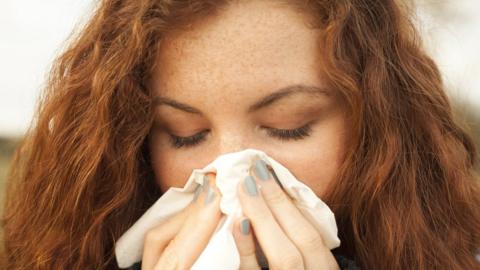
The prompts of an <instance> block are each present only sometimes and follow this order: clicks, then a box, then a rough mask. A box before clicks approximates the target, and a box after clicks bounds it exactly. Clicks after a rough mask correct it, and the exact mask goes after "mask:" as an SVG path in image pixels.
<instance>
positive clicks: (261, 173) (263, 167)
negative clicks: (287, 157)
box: [255, 159, 270, 181]
mask: <svg viewBox="0 0 480 270" xmlns="http://www.w3.org/2000/svg"><path fill="white" fill-rule="evenodd" d="M255 174H256V175H257V176H258V177H259V178H260V179H262V180H264V181H265V180H268V179H270V174H269V172H268V169H267V164H266V163H265V161H263V160H262V159H258V160H256V161H255Z"/></svg>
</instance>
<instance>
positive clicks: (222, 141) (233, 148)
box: [217, 129, 253, 155]
mask: <svg viewBox="0 0 480 270" xmlns="http://www.w3.org/2000/svg"><path fill="white" fill-rule="evenodd" d="M243 130H245V129H243ZM217 139H218V147H217V155H223V154H226V153H231V152H237V151H241V150H244V149H246V148H250V147H253V145H252V144H251V139H250V136H249V135H248V134H247V132H245V131H241V130H240V129H230V130H227V131H223V132H221V134H218V138H217Z"/></svg>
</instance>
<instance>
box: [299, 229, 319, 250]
mask: <svg viewBox="0 0 480 270" xmlns="http://www.w3.org/2000/svg"><path fill="white" fill-rule="evenodd" d="M300 242H301V243H300V244H301V245H302V249H303V250H305V251H308V252H311V251H315V252H318V251H322V250H324V249H325V248H324V245H323V239H322V237H321V236H320V235H319V234H318V233H308V234H305V236H304V237H303V238H302V240H301V241H300Z"/></svg>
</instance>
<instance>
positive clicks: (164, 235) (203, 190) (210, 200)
mask: <svg viewBox="0 0 480 270" xmlns="http://www.w3.org/2000/svg"><path fill="white" fill-rule="evenodd" d="M207 177H209V178H210V181H205V182H204V184H203V185H202V186H199V187H198V189H197V190H196V191H195V196H196V197H195V198H194V201H192V203H191V204H190V205H189V206H188V207H186V208H185V209H184V210H182V211H181V212H180V213H178V214H176V215H174V216H172V217H171V218H169V219H168V221H167V222H165V223H164V224H162V225H161V226H157V227H154V228H152V229H151V230H149V231H148V233H147V234H146V236H145V241H144V248H143V258H142V270H151V269H162V270H164V269H189V268H190V267H191V266H192V265H193V263H194V262H195V261H196V259H197V258H198V256H200V254H201V252H202V251H203V250H204V249H205V247H206V245H207V243H208V241H209V239H210V238H211V236H212V234H213V232H214V231H215V228H216V227H217V225H218V223H219V221H220V218H221V212H220V194H219V192H218V189H217V188H216V185H215V182H214V181H215V175H214V174H207Z"/></svg>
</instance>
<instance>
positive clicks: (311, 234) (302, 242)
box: [251, 159, 335, 269]
mask: <svg viewBox="0 0 480 270" xmlns="http://www.w3.org/2000/svg"><path fill="white" fill-rule="evenodd" d="M251 174H252V175H253V177H254V179H255V182H256V183H257V184H259V185H261V186H262V189H261V194H262V196H263V198H264V199H265V202H266V204H267V205H268V208H269V209H270V210H271V212H272V213H273V216H274V217H275V219H276V220H277V221H278V223H279V224H280V227H281V228H282V229H283V231H284V232H285V234H286V235H287V236H288V238H289V239H291V240H292V242H293V243H294V244H295V246H296V247H297V248H298V249H299V250H300V252H301V254H302V256H303V261H304V263H305V267H306V269H319V268H325V264H326V263H327V264H328V263H330V262H331V261H332V260H333V262H335V258H334V257H333V255H332V254H331V252H330V250H329V249H328V248H327V247H326V246H325V245H324V243H323V240H322V237H321V235H320V233H319V232H318V231H317V230H316V229H315V227H314V226H313V225H312V224H311V223H310V222H309V221H308V220H307V219H306V218H305V217H304V216H303V214H302V213H301V212H300V210H299V209H298V208H297V207H296V206H295V205H294V203H293V202H292V200H291V199H290V198H289V197H288V195H287V194H286V193H285V192H284V191H283V190H282V188H281V187H280V186H279V185H278V183H277V182H276V181H275V179H274V176H273V175H272V173H271V171H270V170H269V169H268V168H267V164H266V163H265V161H263V160H261V159H258V160H256V161H255V163H254V166H252V172H251ZM319 258H323V259H319Z"/></svg>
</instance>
